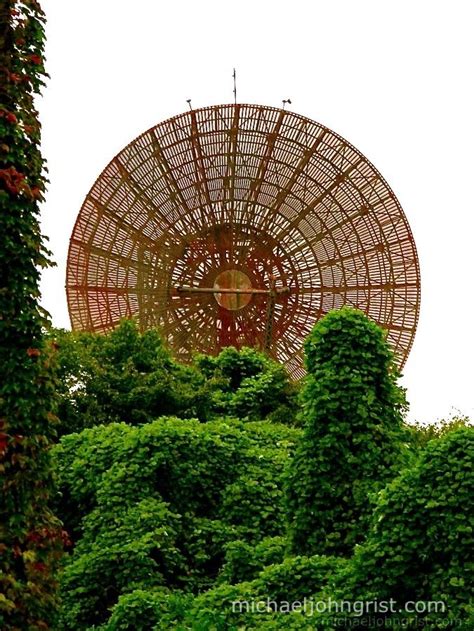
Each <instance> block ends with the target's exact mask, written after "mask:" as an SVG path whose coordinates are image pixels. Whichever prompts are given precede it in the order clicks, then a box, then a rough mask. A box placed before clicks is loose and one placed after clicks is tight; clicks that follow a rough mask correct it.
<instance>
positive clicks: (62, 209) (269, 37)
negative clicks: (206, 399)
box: [39, 0, 474, 423]
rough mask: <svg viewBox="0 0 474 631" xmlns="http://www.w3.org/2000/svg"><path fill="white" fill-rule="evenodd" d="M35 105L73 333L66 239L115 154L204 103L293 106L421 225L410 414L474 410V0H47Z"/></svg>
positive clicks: (59, 292)
mask: <svg viewBox="0 0 474 631" xmlns="http://www.w3.org/2000/svg"><path fill="white" fill-rule="evenodd" d="M42 5H43V8H44V10H45V12H46V14H47V18H48V26H47V37H48V42H47V70H48V72H49V74H50V75H51V79H50V80H49V81H48V85H47V89H46V90H45V92H44V97H43V99H42V100H41V101H40V103H39V106H40V115H41V120H42V123H43V151H44V155H45V157H46V159H47V161H48V167H49V176H50V180H51V183H50V186H49V192H48V195H47V201H46V203H45V204H44V207H43V231H44V232H45V233H46V234H47V235H48V236H49V238H50V243H49V246H50V248H51V249H52V251H53V255H54V259H55V261H56V262H57V264H58V266H57V268H55V269H54V270H49V271H47V272H46V273H45V274H44V279H43V285H42V291H43V304H44V306H45V307H46V308H47V309H48V310H49V311H50V313H51V315H52V318H53V324H54V325H56V326H60V327H65V328H69V326H70V325H69V317H68V312H67V305H66V296H65V290H64V284H65V266H66V256H67V247H68V240H69V236H70V234H71V231H72V228H73V224H74V221H75V218H76V216H77V213H78V211H79V209H80V207H81V204H82V201H83V199H84V197H85V195H86V194H87V192H88V191H89V189H90V187H91V186H92V184H93V183H94V180H95V178H96V177H97V176H98V175H99V173H100V172H101V171H102V169H103V168H104V167H105V166H106V165H107V163H108V162H109V161H110V160H111V159H112V158H113V157H114V156H115V154H116V153H118V152H119V151H120V150H121V149H122V148H123V147H124V146H125V145H126V144H128V143H129V142H130V141H131V140H132V139H133V138H135V137H136V136H137V135H138V134H140V133H141V132H143V131H145V130H146V129H148V128H149V127H151V126H153V125H155V124H157V123H159V122H161V121H162V120H164V119H166V118H168V117H170V116H174V115H176V114H179V113H181V112H183V111H185V110H186V109H187V104H186V99H188V98H192V104H193V107H195V108H198V107H203V106H207V105H214V104H218V103H229V102H232V100H233V96H232V87H233V86H232V76H231V75H232V69H233V68H234V67H236V68H237V78H238V85H237V90H238V95H237V98H238V101H239V102H244V103H260V104H263V105H271V106H276V107H280V106H281V102H282V99H285V98H291V100H292V105H291V107H290V109H292V110H293V111H295V112H297V113H299V114H303V115H305V116H307V117H309V118H311V119H314V120H316V121H318V122H320V123H322V124H324V125H326V126H327V127H329V128H331V129H333V130H334V131H335V132H337V133H338V134H340V135H342V136H343V137H345V138H346V139H347V140H348V141H349V142H351V143H352V144H353V145H355V146H356V147H357V148H358V149H359V150H360V151H361V152H362V153H363V154H364V155H365V156H366V157H367V158H368V159H369V160H370V161H371V162H372V163H373V164H374V165H375V166H376V167H377V169H378V170H379V171H380V172H381V173H382V175H383V176H384V178H385V179H386V180H387V181H388V183H389V185H390V186H391V187H392V189H393V190H394V192H395V194H396V195H397V197H398V199H399V201H400V203H401V205H402V207H403V209H404V211H405V214H406V216H407V218H408V221H409V223H410V226H411V228H412V231H413V234H414V237H415V241H416V244H417V248H418V254H419V257H420V265H421V274H422V301H421V316H420V321H419V325H418V331H417V335H416V339H415V344H414V347H413V350H412V352H411V355H410V357H409V359H408V362H407V364H406V366H405V371H404V372H405V375H404V378H403V384H404V385H405V386H406V387H407V389H408V398H409V401H410V404H411V411H410V415H409V418H410V419H413V420H415V419H416V420H419V421H421V422H424V423H426V422H431V421H434V420H436V419H438V418H443V417H448V416H450V415H452V414H454V413H457V412H461V413H463V414H468V415H470V416H471V417H474V380H473V370H472V366H473V361H474V335H473V327H474V324H473V316H474V300H473V286H474V284H473V271H474V270H473V267H474V266H473V260H474V242H473V236H474V234H473V232H474V212H473V211H474V208H473V206H474V201H473V193H472V189H473V183H474V172H473V171H474V168H473V167H474V163H473V159H474V157H473V156H474V96H473V94H474V90H473V75H474V71H473V70H474V69H473V65H474V36H473V27H474V20H473V18H474V3H473V2H471V1H470V0H451V1H448V0H446V1H444V2H441V1H436V0H325V1H324V2H323V1H321V0H292V1H291V2H281V1H280V0H273V1H270V0H235V1H233V2H229V1H228V0H220V1H217V0H216V1H212V0H167V1H160V0H135V1H132V0H43V2H42Z"/></svg>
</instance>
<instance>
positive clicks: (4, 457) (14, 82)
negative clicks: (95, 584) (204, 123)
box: [0, 0, 63, 630]
mask: <svg viewBox="0 0 474 631" xmlns="http://www.w3.org/2000/svg"><path fill="white" fill-rule="evenodd" d="M43 25H44V16H43V13H42V10H41V7H40V5H39V3H38V2H35V1H34V0H22V1H21V2H20V1H14V0H3V1H2V2H1V3H0V235H1V244H0V371H1V372H0V474H1V492H0V628H1V629H5V630H6V629H21V630H23V629H24V630H26V629H47V628H49V624H50V621H51V619H52V617H53V616H54V611H55V607H56V586H57V581H56V568H57V565H58V559H59V557H60V554H61V550H62V547H63V546H62V535H63V532H62V529H61V526H60V523H59V522H58V520H57V519H56V518H55V517H54V516H53V514H52V513H51V511H50V509H49V508H48V504H49V500H50V495H51V488H52V483H51V469H50V459H49V452H48V446H49V443H50V440H51V435H52V431H53V430H52V428H53V426H54V421H55V416H54V379H53V377H52V369H51V363H52V357H51V352H50V351H48V349H47V348H46V347H45V345H44V344H43V342H42V327H43V326H44V325H45V324H47V320H46V318H45V314H44V312H42V310H41V309H40V307H39V304H38V298H39V290H38V285H39V275H40V271H39V268H41V267H45V266H46V265H48V264H49V261H48V255H49V253H48V252H47V250H46V249H45V248H44V244H43V238H42V236H41V233H40V229H39V224H38V214H39V207H38V203H39V201H40V200H41V199H42V195H43V192H44V188H45V178H44V165H43V160H42V157H41V153H40V150H39V142H40V124H39V122H38V116H37V112H36V110H35V107H34V96H35V94H38V92H39V91H40V89H41V86H42V85H43V78H44V76H45V73H44V67H43V45H44V30H43Z"/></svg>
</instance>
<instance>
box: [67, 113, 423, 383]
mask: <svg viewBox="0 0 474 631" xmlns="http://www.w3.org/2000/svg"><path fill="white" fill-rule="evenodd" d="M66 289H67V297H68V306H69V313H70V317H71V324H72V328H73V329H75V330H88V331H107V330H110V329H112V328H114V327H115V326H116V325H117V324H118V322H119V321H120V320H121V319H122V318H129V317H135V318H137V320H138V322H139V325H140V327H141V328H142V329H147V328H149V327H158V328H159V329H160V330H161V331H162V334H163V336H164V338H165V340H166V341H167V342H168V344H169V345H170V346H171V347H172V349H173V350H174V352H175V354H176V355H177V356H178V357H180V358H182V359H183V360H185V361H186V360H188V359H189V358H190V357H191V354H192V353H195V352H204V353H211V354H215V353H217V352H218V351H219V350H220V349H221V348H222V347H224V346H228V345H234V346H236V347H241V346H256V347H259V348H261V349H264V350H266V351H267V352H268V353H269V354H270V355H271V356H273V357H274V358H275V359H277V360H278V361H280V362H282V363H283V364H285V366H286V367H287V369H288V371H289V372H290V374H292V375H293V376H294V377H295V378H298V377H300V376H302V375H303V374H304V369H303V362H302V343H303V340H304V338H305V337H306V336H307V335H308V333H309V332H310V330H311V328H312V327H313V325H314V324H315V322H317V320H319V319H320V318H321V317H322V316H323V315H324V314H325V313H327V312H328V311H330V310H331V309H334V308H338V307H341V306H342V305H345V304H347V305H352V306H354V307H357V308H358V309H361V310H362V311H364V312H366V313H367V314H368V315H369V316H370V317H371V318H372V319H373V320H375V321H376V322H377V323H378V324H380V325H381V326H382V327H383V328H385V329H386V330H387V335H388V340H389V342H390V343H391V345H392V347H393V349H394V351H395V353H396V356H397V360H398V364H399V366H400V367H402V366H403V364H404V363H405V361H406V358H407V356H408V353H409V351H410V348H411V346H412V343H413V338H414V335H415V329H416V325H417V321H418V314H419V307H420V273H419V264H418V259H417V254H416V248H415V244H414V240H413V237H412V233H411V231H410V228H409V225H408V222H407V220H406V217H405V215H404V213H403V210H402V208H401V206H400V204H399V203H398V201H397V199H396V197H395V195H394V193H393V192H392V190H391V189H390V188H389V186H388V185H387V183H386V182H385V180H384V179H383V178H382V176H381V175H380V173H379V172H378V171H377V170H376V169H375V168H374V166H373V165H372V164H371V163H370V162H369V161H368V160H367V159H366V158H365V157H364V156H363V155H362V154H361V153H360V152H359V151H357V149H355V148H354V147H353V146H352V145H351V144H350V143H348V142H347V141H346V140H344V139H343V138H341V137H340V136H338V135H337V134H336V133H334V132H333V131H331V130H330V129H328V128H326V127H324V126H323V125H320V124H319V123H316V122H314V121H312V120H310V119H308V118H305V117H304V116H300V115H298V114H295V113H293V112H290V111H287V110H283V109H277V108H272V107H266V106H260V105H243V104H231V105H217V106H212V107H206V108H202V109H198V110H191V111H187V112H186V113H184V114H181V115H179V116H175V117H173V118H171V119H169V120H166V121H164V122H162V123H159V124H158V125H156V126H155V127H153V128H151V129H149V130H148V131H146V132H145V133H143V134H142V135H140V136H139V137H138V138H136V139H135V140H133V141H132V142H131V143H130V144H129V145H128V146H127V147H125V148H124V149H123V150H122V151H121V152H120V153H119V154H118V155H117V156H116V157H115V158H114V159H113V160H112V161H111V162H110V163H109V164H108V165H107V167H106V168H105V169H104V171H103V172H102V173H101V175H100V176H99V178H98V179H97V181H96V182H95V184H94V185H93V187H92V188H91V190H90V192H89V193H88V195H87V197H86V199H85V201H84V203H83V205H82V208H81V210H80V212H79V215H78V218H77V221H76V224H75V226H74V230H73V233H72V236H71V240H70V246H69V256H68V264H67V281H66Z"/></svg>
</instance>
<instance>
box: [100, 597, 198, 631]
mask: <svg viewBox="0 0 474 631" xmlns="http://www.w3.org/2000/svg"><path fill="white" fill-rule="evenodd" d="M191 600H192V597H191V596H190V595H189V594H188V595H186V594H184V593H182V592H179V591H176V590H175V591H173V592H169V591H168V590H164V589H160V590H158V589H157V590H149V591H147V590H143V589H139V590H135V591H133V592H131V593H129V594H124V595H123V596H120V598H119V599H118V602H117V604H116V605H115V606H114V607H113V609H112V615H111V616H110V620H109V621H108V623H107V624H105V625H104V626H103V627H101V631H151V630H155V629H156V631H162V630H164V629H174V628H175V627H176V625H177V623H178V622H179V621H180V620H181V619H183V618H184V615H185V612H186V609H187V608H188V606H189V604H190V602H191Z"/></svg>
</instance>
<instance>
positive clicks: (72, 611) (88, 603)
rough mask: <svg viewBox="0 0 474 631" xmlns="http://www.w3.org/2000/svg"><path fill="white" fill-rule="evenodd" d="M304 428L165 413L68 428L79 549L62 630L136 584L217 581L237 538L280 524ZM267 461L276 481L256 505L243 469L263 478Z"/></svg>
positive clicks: (61, 469) (59, 451) (88, 621)
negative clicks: (141, 421) (287, 470)
mask: <svg viewBox="0 0 474 631" xmlns="http://www.w3.org/2000/svg"><path fill="white" fill-rule="evenodd" d="M299 434H300V432H299V430H296V429H291V428H289V427H287V426H278V425H275V424H271V423H267V422H258V423H242V422H237V421H229V422H224V421H220V422H218V421H210V422H208V423H204V424H203V423H200V422H199V421H196V420H182V419H176V418H162V419H159V420H157V421H155V422H153V423H149V424H145V425H143V426H137V427H135V426H130V425H126V424H124V423H123V424H110V425H107V426H101V427H95V428H91V429H87V430H84V431H83V432H81V433H80V434H70V435H68V436H64V437H63V438H62V439H61V441H60V443H59V444H58V445H57V446H56V448H55V450H54V455H55V459H56V462H57V470H58V484H59V488H60V492H61V495H60V497H59V503H58V511H59V513H60V515H61V516H62V518H63V519H64V521H65V524H66V525H67V527H68V528H69V530H70V531H71V533H72V537H73V540H74V542H75V549H74V551H73V553H72V555H71V558H70V560H69V562H68V563H67V565H66V568H65V572H64V577H63V582H62V588H63V599H64V604H63V610H62V619H61V627H60V628H63V629H71V630H72V629H87V628H88V627H89V626H91V625H92V624H102V623H105V622H106V620H107V618H108V616H109V614H110V612H109V609H110V608H111V607H113V606H114V605H115V604H116V603H117V602H118V599H119V597H120V596H122V595H124V594H126V593H128V592H131V591H133V590H145V591H150V590H151V591H154V590H156V589H157V588H165V587H166V588H177V589H182V590H186V591H187V592H197V591H199V590H203V589H209V587H211V586H212V584H213V582H214V581H215V580H216V578H217V576H218V574H219V571H220V570H221V568H222V566H223V564H224V560H225V551H226V547H227V546H228V544H229V543H230V542H231V541H235V540H239V539H244V540H247V541H252V542H255V543H258V541H259V540H260V539H262V538H263V536H264V533H265V532H266V531H268V532H278V533H280V534H281V533H282V531H283V520H282V517H281V515H282V505H281V504H282V502H281V492H280V491H279V487H281V482H279V479H280V478H281V477H282V472H283V466H282V463H283V462H284V461H285V460H286V459H287V458H288V454H289V452H290V451H291V450H292V449H293V448H294V445H295V443H296V441H297V439H298V437H299ZM258 466H260V467H261V469H262V471H267V474H266V475H267V476H268V480H269V482H268V483H266V484H262V485H261V487H260V488H259V489H258V493H252V494H251V497H252V501H254V502H256V501H257V498H258V502H259V504H258V505H257V508H256V509H255V511H254V512H252V511H249V510H248V504H247V499H246V493H245V487H244V486H242V485H246V484H247V482H248V480H249V477H248V476H246V475H243V472H246V471H247V472H249V476H250V474H251V472H254V475H255V476H257V474H258V471H257V467H258ZM270 480H271V484H270ZM277 492H278V493H277ZM265 506H267V507H268V509H267V511H266V512H265V511H264V514H262V515H260V512H259V511H260V508H261V507H265ZM117 615H118V614H117Z"/></svg>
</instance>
